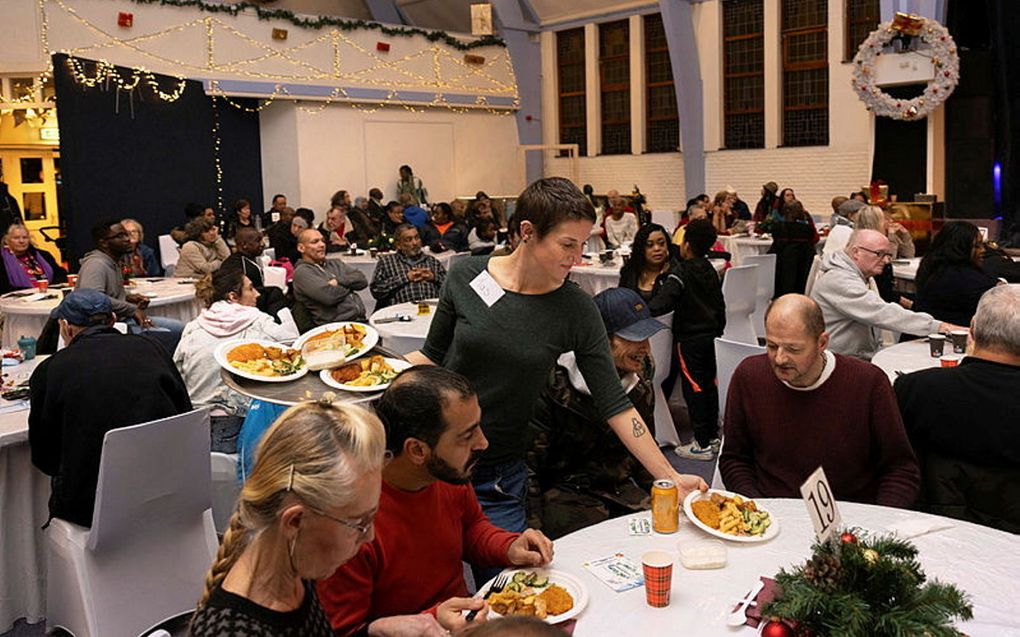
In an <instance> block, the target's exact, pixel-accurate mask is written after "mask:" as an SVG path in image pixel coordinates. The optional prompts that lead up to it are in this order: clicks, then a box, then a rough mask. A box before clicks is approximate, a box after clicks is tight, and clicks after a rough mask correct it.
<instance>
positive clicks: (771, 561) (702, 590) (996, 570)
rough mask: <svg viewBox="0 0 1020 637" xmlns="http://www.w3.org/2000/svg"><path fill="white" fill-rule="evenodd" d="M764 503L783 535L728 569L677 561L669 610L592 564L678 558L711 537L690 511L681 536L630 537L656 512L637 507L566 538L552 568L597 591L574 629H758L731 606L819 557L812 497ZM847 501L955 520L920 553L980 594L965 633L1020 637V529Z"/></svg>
mask: <svg viewBox="0 0 1020 637" xmlns="http://www.w3.org/2000/svg"><path fill="white" fill-rule="evenodd" d="M758 502H760V503H761V504H762V505H763V506H764V507H765V508H766V509H768V510H769V511H770V512H771V513H772V515H773V516H774V518H775V519H776V520H777V521H778V522H779V524H780V532H779V535H777V536H776V537H775V538H773V539H772V540H771V541H768V542H764V543H761V544H740V543H737V542H727V543H726V547H727V549H728V563H727V565H726V567H725V568H722V569H718V570H706V571H689V570H686V569H684V568H683V567H682V566H680V564H679V562H674V565H673V587H672V596H671V600H670V605H669V606H667V607H666V608H651V607H649V606H648V605H647V604H646V603H645V591H644V588H643V587H638V588H634V589H631V590H629V591H624V592H622V593H616V592H614V591H613V590H612V589H610V588H609V587H608V586H606V585H605V584H603V583H602V582H601V581H599V580H598V579H597V578H595V576H593V575H592V574H590V573H589V572H588V570H587V569H585V568H584V563H585V562H586V561H589V560H593V559H598V558H602V557H606V556H608V555H612V554H614V553H622V554H623V555H625V556H627V557H628V558H630V559H631V560H633V561H634V562H636V563H637V564H640V563H641V554H642V553H644V552H645V551H648V550H652V549H661V550H665V551H669V552H671V553H673V554H674V556H676V553H677V545H678V543H684V542H690V541H692V540H698V539H705V538H710V536H708V535H707V534H706V533H703V532H702V531H700V530H698V529H697V528H696V527H695V526H694V525H693V524H691V523H690V521H688V520H687V519H686V518H684V519H683V520H681V523H680V531H679V532H677V533H674V534H672V535H658V534H652V535H650V536H643V537H641V536H631V535H629V534H628V529H627V520H628V519H629V517H642V516H643V517H646V518H647V517H648V513H638V514H634V515H633V516H628V517H622V518H616V519H613V520H608V521H606V522H602V523H601V524H597V525H595V526H591V527H588V528H586V529H582V530H581V531H577V532H575V533H572V534H571V535H568V536H566V537H563V538H561V539H559V540H557V541H556V543H555V558H554V561H553V563H552V564H551V568H554V569H558V570H562V571H566V572H568V573H570V574H571V575H573V576H575V577H577V578H578V579H579V580H581V581H582V582H583V583H584V585H585V586H586V587H587V588H588V591H589V594H590V598H589V601H588V606H587V608H585V610H584V611H583V612H582V613H581V614H580V616H579V617H578V621H577V626H576V627H575V629H574V633H573V634H574V635H576V636H578V637H596V636H601V635H606V636H607V637H609V636H611V637H616V636H618V635H673V634H683V635H691V636H696V637H708V636H714V635H720V636H728V635H746V636H748V637H750V636H753V635H754V634H755V632H756V631H755V630H754V629H752V628H749V627H747V626H744V627H742V628H737V629H733V628H730V627H729V626H727V625H726V618H727V616H728V615H729V612H730V611H731V610H732V609H733V607H734V605H735V604H736V601H737V600H739V599H741V598H742V596H743V595H744V594H745V593H746V592H747V591H748V590H749V589H750V588H751V586H752V585H753V584H754V583H755V582H756V581H757V580H758V578H759V577H760V576H763V575H764V576H768V577H773V576H775V574H776V573H777V572H778V571H779V569H780V568H783V567H791V566H794V565H797V564H801V563H803V562H804V561H805V560H806V559H807V558H808V557H809V555H810V550H811V549H810V547H811V542H812V539H813V537H814V532H813V530H812V527H811V521H810V519H809V518H808V514H807V510H806V509H805V507H804V503H803V501H801V500H791V499H767V498H762V499H760V500H758ZM839 508H840V513H841V514H842V516H843V521H844V524H845V525H846V526H857V527H861V528H864V529H867V530H870V531H873V532H878V533H885V532H887V531H888V530H891V527H893V526H894V525H900V524H904V523H912V524H914V523H916V524H921V525H922V526H925V525H931V526H933V527H943V526H948V527H949V528H945V529H942V530H936V531H933V532H931V533H928V534H927V535H921V536H919V537H916V538H914V539H913V540H911V541H912V542H913V543H914V544H915V545H916V546H917V548H918V550H919V551H920V556H919V559H920V562H921V564H922V566H923V567H924V570H925V572H926V573H927V575H928V576H929V578H938V579H940V580H942V581H946V582H950V583H954V584H956V585H957V586H959V587H960V588H961V589H962V590H964V591H966V592H967V593H969V594H970V595H971V597H972V600H973V603H974V619H973V620H971V621H968V622H963V623H962V625H961V626H960V628H961V630H963V631H964V632H966V633H967V634H968V635H971V637H1005V636H1008V635H1013V636H1020V616H1018V615H1017V614H1016V612H1015V608H1014V606H1015V603H1016V580H1015V574H1016V572H1017V570H1018V569H1020V550H1018V549H1020V539H1018V538H1017V536H1015V535H1011V534H1009V533H1005V532H1003V531H997V530H995V529H990V528H987V527H983V526H978V525H975V524H971V523H969V522H963V521H960V520H951V519H948V518H941V517H938V516H933V515H927V514H924V513H918V512H916V511H905V510H901V509H890V508H886V507H879V506H872V505H864V504H854V503H843V502H841V503H840V504H839ZM1010 591H1013V592H1010Z"/></svg>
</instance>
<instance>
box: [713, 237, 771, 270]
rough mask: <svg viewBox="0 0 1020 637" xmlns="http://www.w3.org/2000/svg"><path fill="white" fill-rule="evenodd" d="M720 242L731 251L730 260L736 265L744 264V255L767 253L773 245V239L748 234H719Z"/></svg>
mask: <svg viewBox="0 0 1020 637" xmlns="http://www.w3.org/2000/svg"><path fill="white" fill-rule="evenodd" d="M719 243H721V244H722V245H723V249H725V250H726V251H727V252H729V253H730V257H731V259H730V262H731V263H732V264H733V266H734V267H736V266H738V265H743V264H744V257H749V256H752V255H755V254H765V253H766V252H768V251H769V248H771V247H772V239H771V238H768V239H762V238H761V237H758V236H754V237H752V236H750V235H746V234H732V235H726V234H723V235H719Z"/></svg>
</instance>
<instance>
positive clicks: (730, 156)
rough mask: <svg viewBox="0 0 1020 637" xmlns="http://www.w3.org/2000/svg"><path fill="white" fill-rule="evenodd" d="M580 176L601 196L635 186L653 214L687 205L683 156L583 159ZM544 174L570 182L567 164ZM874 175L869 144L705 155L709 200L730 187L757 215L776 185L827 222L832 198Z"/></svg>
mask: <svg viewBox="0 0 1020 637" xmlns="http://www.w3.org/2000/svg"><path fill="white" fill-rule="evenodd" d="M578 173H579V174H578V180H577V183H578V185H582V184H591V185H592V186H594V187H595V192H598V193H604V192H605V191H606V190H609V189H610V188H616V189H617V190H620V191H621V192H629V191H630V189H631V188H632V187H633V185H634V184H637V185H638V186H640V187H641V192H643V193H645V196H646V197H648V203H649V205H650V206H651V208H652V209H654V210H678V209H680V208H681V207H682V206H683V205H684V204H685V203H686V201H687V194H686V193H685V191H684V176H683V158H682V155H681V154H679V153H655V154H645V155H608V156H601V157H582V158H580V159H579V160H578ZM545 174H546V175H550V176H551V175H561V176H565V177H570V176H571V167H570V162H569V160H567V159H562V158H555V157H547V158H546V161H545ZM870 174H871V157H870V154H869V151H868V146H867V145H866V144H862V145H859V146H853V147H839V148H837V147H833V146H812V147H806V148H770V149H762V150H730V151H715V152H710V153H707V154H706V184H707V194H708V195H709V196H710V197H711V196H714V195H715V193H716V192H717V191H719V190H722V189H723V188H725V187H726V186H732V187H733V188H735V189H736V190H737V192H738V193H740V195H741V198H742V199H744V201H746V202H747V204H748V206H749V207H750V208H752V209H753V208H754V205H755V203H757V201H758V198H759V196H760V193H761V186H762V184H764V183H765V182H768V181H775V182H776V183H777V184H779V187H780V188H786V187H790V188H793V189H794V191H795V192H796V194H797V198H798V199H800V201H801V202H802V203H803V204H804V206H805V207H806V208H807V210H808V211H809V212H811V213H813V214H814V215H815V216H816V217H818V218H820V219H821V220H823V221H826V220H828V218H829V215H830V214H831V211H832V209H831V207H830V206H829V202H830V201H831V200H832V198H833V197H834V196H836V195H849V194H850V192H852V191H854V190H858V189H860V188H861V187H862V186H864V185H866V184H867V183H868V179H869V175H870ZM695 194H697V193H691V195H695Z"/></svg>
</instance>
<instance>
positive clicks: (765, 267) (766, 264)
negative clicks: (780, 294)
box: [744, 254, 776, 338]
mask: <svg viewBox="0 0 1020 637" xmlns="http://www.w3.org/2000/svg"><path fill="white" fill-rule="evenodd" d="M744 264H745V265H756V266H758V288H757V290H756V292H755V306H754V314H752V315H751V322H752V323H754V333H755V334H757V335H758V338H765V310H767V309H768V307H769V302H771V301H772V295H773V294H774V293H775V291H776V255H774V254H754V255H751V256H749V257H747V258H745V259H744Z"/></svg>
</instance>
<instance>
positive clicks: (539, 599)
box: [475, 568, 588, 624]
mask: <svg viewBox="0 0 1020 637" xmlns="http://www.w3.org/2000/svg"><path fill="white" fill-rule="evenodd" d="M504 573H505V574H508V575H509V577H510V582H509V583H508V584H507V586H506V587H505V588H503V590H502V591H500V592H499V593H493V594H492V596H491V597H489V599H488V600H486V601H487V602H488V603H489V607H490V608H489V616H490V617H502V616H504V615H530V616H536V617H538V618H539V619H541V620H542V621H544V622H546V623H547V624H559V623H560V622H565V621H567V620H568V619H573V618H574V617H577V616H578V615H580V614H581V611H583V610H584V607H585V606H587V605H588V587H586V586H585V585H584V583H583V582H582V581H581V580H579V579H577V578H576V577H574V576H573V575H571V574H570V573H564V572H563V571H557V570H554V569H551V568H526V569H514V570H509V569H508V570H506V571H503V573H501V574H500V576H501V575H503V574H504ZM498 577H499V576H497V577H494V578H493V579H491V580H489V581H488V582H487V583H486V584H485V586H483V587H482V588H481V589H479V591H478V592H477V593H476V594H475V597H482V596H484V595H485V594H486V593H488V592H489V589H490V588H491V587H492V584H493V583H494V582H495V581H496V579H497V578H498Z"/></svg>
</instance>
